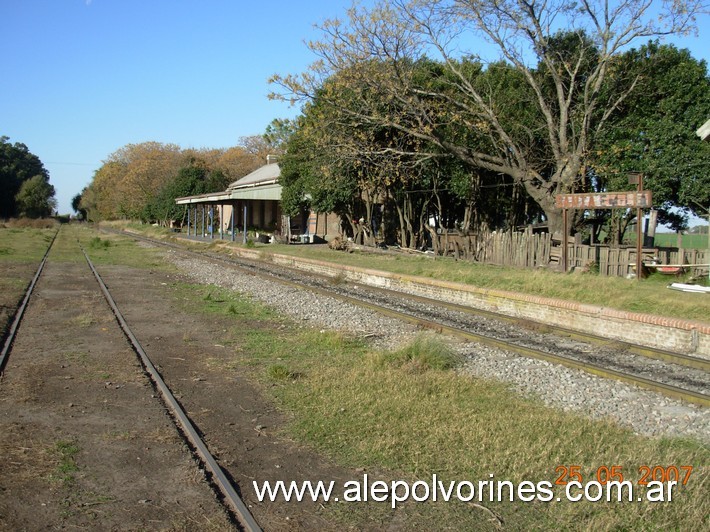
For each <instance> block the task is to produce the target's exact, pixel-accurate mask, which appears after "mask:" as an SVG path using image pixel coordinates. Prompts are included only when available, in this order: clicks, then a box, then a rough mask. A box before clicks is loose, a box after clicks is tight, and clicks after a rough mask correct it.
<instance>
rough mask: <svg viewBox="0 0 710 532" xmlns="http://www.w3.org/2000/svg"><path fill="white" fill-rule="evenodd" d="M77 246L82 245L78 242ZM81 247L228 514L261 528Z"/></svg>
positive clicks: (1, 362) (0, 362) (11, 336)
mask: <svg viewBox="0 0 710 532" xmlns="http://www.w3.org/2000/svg"><path fill="white" fill-rule="evenodd" d="M58 234H59V231H57V233H56V234H55V235H54V238H53V239H52V241H51V242H50V244H49V246H48V248H47V251H46V252H45V254H44V256H43V258H42V260H41V262H40V265H39V267H38V268H37V271H36V273H35V275H34V277H33V278H32V281H31V282H30V283H29V286H28V288H27V290H26V292H25V295H24V297H23V299H22V302H21V304H20V305H19V307H18V309H17V310H16V312H15V315H14V318H13V321H12V325H11V326H10V328H9V330H8V334H7V335H6V338H5V340H4V344H3V349H2V352H1V358H0V373H2V371H3V370H4V367H5V365H6V363H7V360H8V359H9V357H10V355H11V351H12V347H13V343H14V340H15V338H16V336H17V333H18V332H19V330H20V325H21V321H22V318H23V315H24V313H25V310H26V308H27V306H28V303H29V301H30V299H31V298H32V295H33V292H34V289H35V287H36V285H37V282H38V280H39V279H40V276H41V275H42V272H43V270H44V268H45V265H46V263H47V260H48V256H49V254H50V251H51V250H52V247H53V245H54V242H55V240H56V239H57V235H58ZM77 245H79V244H78V243H77ZM79 247H80V248H81V252H82V253H83V255H84V258H85V260H86V263H87V265H88V267H89V269H90V270H91V272H92V274H93V276H94V278H95V279H96V281H97V283H98V285H99V288H100V290H101V292H102V294H103V297H104V299H105V300H106V302H107V304H108V305H109V307H110V308H111V311H112V313H113V315H114V317H115V319H116V321H117V323H118V325H119V327H120V328H121V330H122V332H123V334H124V335H125V337H126V338H127V340H128V342H129V343H130V345H131V347H132V349H133V351H134V352H135V353H136V355H137V356H138V359H139V361H140V364H141V366H142V367H143V369H144V371H145V373H146V374H147V375H148V376H149V378H150V380H151V381H152V384H153V386H154V388H155V389H156V390H157V391H158V392H159V394H160V397H161V398H162V401H163V404H164V405H165V407H166V409H167V410H168V412H169V414H170V417H171V418H172V420H173V422H174V423H175V426H176V428H177V429H178V432H179V433H180V435H181V437H182V438H183V440H184V441H185V442H186V443H187V444H188V447H189V448H190V449H191V450H192V452H193V453H194V454H195V455H196V457H197V458H198V463H199V464H200V468H205V469H207V470H208V471H209V479H210V481H211V484H212V486H213V487H215V488H216V489H217V490H218V491H219V494H218V497H217V499H218V501H219V503H220V504H222V505H224V506H225V507H226V508H227V509H228V513H229V514H230V515H232V516H233V518H234V519H235V521H236V523H237V524H238V525H239V527H240V528H241V529H243V530H246V531H260V530H261V528H260V526H259V525H258V524H257V522H256V520H255V519H254V517H253V516H252V514H251V512H250V511H249V509H248V508H247V506H246V505H245V504H244V502H243V501H242V499H241V498H240V496H239V494H238V493H237V491H236V489H235V488H234V486H233V485H232V483H231V481H230V480H229V478H228V476H227V475H226V474H225V472H224V471H223V470H222V468H221V467H220V466H219V464H218V462H217V460H216V459H215V457H214V456H213V455H212V454H211V452H210V450H209V448H208V446H207V444H206V443H205V440H204V439H203V438H202V437H201V436H200V433H199V432H198V430H197V429H196V428H195V426H194V424H193V423H192V421H191V419H190V417H189V416H188V414H187V413H186V412H185V410H184V409H183V408H182V406H181V405H180V403H179V402H178V400H177V399H176V397H175V395H174V394H173V392H172V391H171V389H170V388H169V386H168V385H167V384H166V383H165V381H164V380H163V378H162V376H161V374H160V372H159V371H158V370H157V369H156V365H155V364H154V363H153V362H152V361H151V359H150V357H149V355H148V353H146V351H145V350H144V348H143V346H142V345H141V343H140V341H139V340H138V338H137V337H136V335H135V334H134V332H133V331H132V330H131V327H130V326H129V324H128V323H127V321H126V319H125V318H124V316H123V314H122V313H121V311H120V309H119V308H118V305H117V303H116V301H115V299H114V298H113V296H112V294H111V292H110V290H109V288H108V286H107V285H106V283H105V282H104V280H103V279H102V277H101V275H100V274H99V272H98V271H97V269H96V267H95V266H94V264H93V263H92V261H91V259H90V257H89V254H88V253H87V252H86V250H85V249H84V248H83V247H81V246H80V245H79Z"/></svg>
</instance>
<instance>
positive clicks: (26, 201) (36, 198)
mask: <svg viewBox="0 0 710 532" xmlns="http://www.w3.org/2000/svg"><path fill="white" fill-rule="evenodd" d="M15 201H16V202H17V210H18V212H19V213H20V215H21V216H26V217H27V218H45V217H47V216H51V215H52V213H53V212H54V209H55V208H56V206H57V202H56V200H55V199H54V187H53V186H52V185H50V184H49V179H47V178H46V177H45V176H43V175H36V176H34V177H31V178H29V179H28V180H26V181H24V182H23V183H22V185H20V191H19V192H18V193H17V195H16V196H15Z"/></svg>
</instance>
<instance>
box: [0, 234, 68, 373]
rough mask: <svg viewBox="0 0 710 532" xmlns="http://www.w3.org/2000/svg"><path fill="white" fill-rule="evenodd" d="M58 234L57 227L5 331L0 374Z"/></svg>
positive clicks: (0, 353) (0, 359) (0, 355)
mask: <svg viewBox="0 0 710 532" xmlns="http://www.w3.org/2000/svg"><path fill="white" fill-rule="evenodd" d="M58 234H59V229H57V232H56V233H54V236H53V237H52V240H51V242H50V243H49V246H47V251H45V252H44V256H43V257H42V261H41V262H40V263H39V267H38V268H37V271H36V272H35V274H34V277H32V280H31V281H30V284H29V285H28V286H27V290H25V296H24V297H23V298H22V302H21V303H20V305H19V306H18V307H17V309H16V310H15V314H14V316H13V319H12V325H10V328H9V329H8V331H7V335H6V337H5V342H4V344H3V347H2V351H0V375H1V374H2V372H3V370H4V369H5V364H6V363H7V358H8V355H9V354H10V350H11V349H12V344H13V342H14V341H15V335H16V334H17V329H18V328H19V327H20V322H21V321H22V317H23V316H24V315H25V309H26V308H27V305H28V304H29V302H30V297H32V292H33V291H34V289H35V285H36V284H37V281H38V280H39V277H40V275H42V270H44V265H45V264H46V263H47V257H48V256H49V252H50V250H51V249H52V246H53V245H54V241H55V240H56V239H57V235H58Z"/></svg>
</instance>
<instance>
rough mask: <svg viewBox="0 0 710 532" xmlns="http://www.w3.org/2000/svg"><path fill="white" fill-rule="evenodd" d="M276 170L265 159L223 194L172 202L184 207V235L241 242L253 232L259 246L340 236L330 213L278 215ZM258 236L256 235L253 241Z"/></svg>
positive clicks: (187, 197)
mask: <svg viewBox="0 0 710 532" xmlns="http://www.w3.org/2000/svg"><path fill="white" fill-rule="evenodd" d="M280 176H281V169H280V167H279V165H278V163H277V162H274V160H273V159H272V158H271V156H270V157H269V158H267V163H266V165H264V166H262V167H261V168H258V169H257V170H255V171H253V172H252V173H250V174H247V175H245V176H244V177H242V178H240V179H238V180H237V181H234V182H233V183H231V184H230V185H229V186H228V187H227V189H226V190H225V191H223V192H212V193H209V194H199V195H197V196H186V197H183V198H176V199H175V203H177V204H178V205H185V206H186V207H187V214H188V224H187V233H188V235H195V236H202V237H211V238H222V239H224V238H228V239H231V240H244V241H246V235H247V234H248V232H253V233H254V234H255V237H256V238H258V239H259V240H261V241H269V240H270V239H271V237H275V238H276V239H278V240H281V241H285V242H301V243H314V242H323V241H328V240H330V239H331V238H333V237H335V236H337V235H340V234H341V224H340V217H339V216H338V215H336V214H334V213H316V212H312V211H311V212H308V211H304V212H301V213H300V214H299V215H298V216H296V217H293V216H285V215H284V214H283V213H282V210H281V191H282V188H281V185H280V184H279V177H280ZM257 235H258V236H257Z"/></svg>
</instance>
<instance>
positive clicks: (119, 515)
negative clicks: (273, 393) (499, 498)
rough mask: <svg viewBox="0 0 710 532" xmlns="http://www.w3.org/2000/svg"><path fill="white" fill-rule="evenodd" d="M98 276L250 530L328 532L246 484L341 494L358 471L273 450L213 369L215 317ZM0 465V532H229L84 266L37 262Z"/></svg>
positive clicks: (311, 510) (308, 514)
mask: <svg viewBox="0 0 710 532" xmlns="http://www.w3.org/2000/svg"><path fill="white" fill-rule="evenodd" d="M98 269H99V271H100V273H101V274H102V276H103V277H104V279H105V281H106V283H107V284H108V286H109V288H110V289H111V291H112V294H113V295H114V297H115V298H116V301H117V303H118V306H119V308H120V309H121V311H122V312H123V313H124V316H125V317H126V320H127V321H128V323H129V324H130V326H131V327H132V328H133V330H134V332H135V334H136V336H137V337H138V339H139V340H140V341H141V343H142V345H143V347H144V349H145V350H146V352H147V353H148V355H149V356H150V357H151V358H152V360H153V362H154V363H155V365H156V366H157V367H158V369H159V371H161V374H162V375H163V378H164V379H165V381H166V382H167V383H168V385H169V386H170V387H171V388H172V389H173V392H174V393H175V395H176V396H177V398H178V399H179V400H180V402H181V403H182V405H183V408H184V409H185V410H186V411H187V412H188V414H189V415H190V417H191V418H192V420H193V422H194V424H195V425H196V426H197V427H198V430H200V431H201V432H202V433H203V434H204V435H205V439H206V442H207V444H208V446H209V448H210V450H211V452H212V453H213V454H214V455H215V457H216V458H217V459H218V461H219V462H220V465H221V466H222V468H223V469H224V470H225V472H226V473H227V474H228V476H231V478H232V479H233V481H234V484H235V485H236V486H237V489H238V490H239V491H240V493H241V495H242V498H243V500H244V501H245V503H246V504H247V506H249V507H250V509H251V511H252V513H253V515H254V517H255V519H256V520H257V522H258V523H259V524H260V525H261V526H262V527H263V528H264V529H265V530H304V529H319V530H341V529H342V528H343V527H342V526H341V525H339V524H337V523H335V522H332V521H330V520H329V515H328V512H324V510H325V508H324V507H323V506H322V505H320V504H319V503H310V502H308V503H305V502H304V503H285V502H276V503H259V502H258V501H257V500H256V494H255V492H254V490H253V488H252V480H257V481H259V482H263V481H265V480H279V479H281V480H285V481H291V480H306V479H312V480H318V479H323V480H335V481H338V482H339V483H340V484H342V482H344V481H345V480H347V479H351V478H358V477H359V476H361V475H362V472H355V471H349V470H344V469H342V468H338V467H336V466H334V465H332V464H329V463H328V462H327V461H324V460H323V459H322V457H320V456H318V455H317V454H315V453H314V452H312V451H310V450H309V449H305V448H302V447H301V446H299V445H297V444H296V443H294V442H292V441H290V440H288V439H287V438H285V437H284V436H283V435H282V434H281V433H280V429H281V428H282V427H283V425H284V423H285V421H286V420H285V419H284V417H283V415H282V414H280V413H279V412H278V411H277V410H276V409H275V408H274V406H273V405H271V404H270V403H269V402H267V401H266V400H264V398H263V397H262V396H261V394H260V392H259V389H258V387H256V386H254V385H252V384H250V382H249V380H248V379H247V378H246V375H245V374H243V373H242V372H240V371H239V368H230V371H225V367H226V365H227V358H226V357H228V349H227V348H225V347H224V346H223V344H222V343H221V338H222V337H223V336H224V334H225V331H226V330H227V328H228V327H229V326H230V323H228V321H229V320H228V318H220V317H216V316H206V315H203V314H197V313H190V312H186V311H184V310H182V309H181V305H180V304H179V303H178V301H176V300H175V298H174V296H173V295H172V294H171V290H173V289H172V286H174V284H175V282H176V281H178V280H179V276H176V275H174V274H166V273H163V272H156V271H148V270H142V269H133V268H128V267H122V266H103V267H99V268H98ZM231 325H233V320H232V323H231ZM221 361H222V362H223V363H222V362H221ZM0 455H1V456H2V460H0V529H2V530H40V529H49V530H53V529H65V528H83V529H100V530H135V529H150V530H224V529H232V528H234V526H235V525H234V524H233V523H232V522H231V521H230V518H229V516H228V515H227V513H226V512H225V511H224V510H223V508H222V507H221V506H220V505H219V504H218V503H217V501H216V497H215V495H214V493H213V490H212V489H211V488H210V487H209V485H208V483H207V482H206V481H205V480H204V475H203V474H201V472H200V471H199V469H198V466H197V464H196V463H195V462H194V460H193V458H192V457H191V454H190V452H189V450H188V449H187V448H186V446H185V445H184V444H183V442H182V440H181V439H180V438H179V437H178V435H177V433H176V430H175V428H174V425H173V423H172V421H171V419H170V417H169V416H168V415H167V414H166V412H165V408H164V407H163V405H162V404H161V402H160V400H159V399H158V398H157V394H156V393H155V391H154V390H153V388H152V386H151V385H150V384H149V382H148V380H147V378H146V377H145V376H144V374H143V371H142V368H141V367H140V365H139V364H138V362H137V358H136V355H135V354H134V353H133V351H132V350H131V349H130V348H129V345H128V343H127V341H126V340H125V339H124V337H123V336H122V333H121V332H120V329H119V328H118V326H117V325H116V322H115V320H114V318H113V315H112V313H111V311H110V309H109V308H108V305H107V304H106V303H105V301H104V300H103V297H102V295H101V294H100V292H99V290H98V285H97V284H96V281H95V280H94V278H93V276H92V275H91V272H90V271H89V269H88V267H87V266H86V264H85V263H83V262H77V263H67V262H54V261H53V260H52V255H51V254H50V260H49V262H48V264H47V266H46V268H45V272H44V273H43V275H42V277H41V279H40V281H39V283H38V286H37V289H36V292H35V295H34V296H33V298H32V300H31V303H30V306H29V308H28V312H27V314H26V316H25V319H24V320H23V325H22V328H21V330H20V334H19V335H18V337H17V339H16V342H15V345H14V349H13V352H12V353H11V355H10V357H9V359H8V363H7V366H6V368H5V372H4V375H3V378H2V381H0ZM358 528H360V529H367V528H378V529H379V528H380V526H373V524H372V523H363V525H362V526H360V527H358ZM391 529H393V530H394V529H397V527H396V526H394V527H391Z"/></svg>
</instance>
